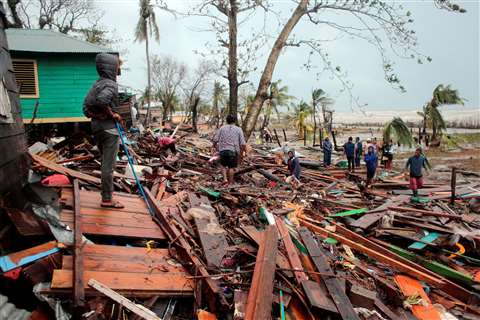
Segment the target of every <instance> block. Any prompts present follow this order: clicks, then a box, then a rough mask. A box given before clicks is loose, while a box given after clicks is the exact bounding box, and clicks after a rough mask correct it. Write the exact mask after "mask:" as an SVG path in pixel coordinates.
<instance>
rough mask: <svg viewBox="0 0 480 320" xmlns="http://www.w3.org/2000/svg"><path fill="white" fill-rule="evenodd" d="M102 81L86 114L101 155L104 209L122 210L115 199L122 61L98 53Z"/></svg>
mask: <svg viewBox="0 0 480 320" xmlns="http://www.w3.org/2000/svg"><path fill="white" fill-rule="evenodd" d="M95 62H96V65H97V73H98V75H99V76H100V78H99V79H98V80H97V81H96V82H95V83H94V84H93V86H92V87H91V88H90V91H89V92H88V94H87V96H86V97H85V100H84V102H83V113H84V114H85V116H86V117H87V118H91V119H92V123H91V126H92V132H93V134H94V136H95V140H96V143H97V147H98V150H99V151H100V154H101V170H102V202H101V204H100V205H101V206H102V207H109V208H123V207H124V206H123V205H122V204H121V203H120V202H118V201H116V200H114V199H113V198H112V193H113V170H114V168H115V164H116V157H117V153H118V143H119V132H118V131H117V128H116V124H115V123H116V122H117V123H120V122H121V121H122V117H121V116H120V115H119V114H118V113H117V112H116V110H118V106H119V102H118V85H117V75H119V74H120V60H119V58H118V57H117V56H116V55H112V54H108V53H99V54H97V56H96V58H95Z"/></svg>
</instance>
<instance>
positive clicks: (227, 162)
mask: <svg viewBox="0 0 480 320" xmlns="http://www.w3.org/2000/svg"><path fill="white" fill-rule="evenodd" d="M220 164H221V165H222V166H224V167H225V168H230V169H232V168H236V167H237V165H238V154H237V153H236V152H235V151H231V150H223V151H220Z"/></svg>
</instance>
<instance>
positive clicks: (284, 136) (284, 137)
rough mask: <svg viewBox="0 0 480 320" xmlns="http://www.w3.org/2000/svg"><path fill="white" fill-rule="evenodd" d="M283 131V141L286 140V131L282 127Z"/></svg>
mask: <svg viewBox="0 0 480 320" xmlns="http://www.w3.org/2000/svg"><path fill="white" fill-rule="evenodd" d="M282 131H283V139H285V142H287V133H286V132H285V129H283V128H282Z"/></svg>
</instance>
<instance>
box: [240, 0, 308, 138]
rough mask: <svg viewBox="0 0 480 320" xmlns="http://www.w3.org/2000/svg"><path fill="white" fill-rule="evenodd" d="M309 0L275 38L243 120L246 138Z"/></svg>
mask: <svg viewBox="0 0 480 320" xmlns="http://www.w3.org/2000/svg"><path fill="white" fill-rule="evenodd" d="M307 4H308V0H301V1H300V2H299V4H298V6H297V8H296V9H295V11H293V13H292V16H291V17H290V18H289V19H288V21H287V23H286V24H285V25H284V26H283V29H282V31H281V32H280V34H279V35H278V37H277V40H275V43H274V45H273V48H272V51H270V54H269V56H268V60H267V64H266V65H265V68H264V69H263V73H262V76H261V78H260V82H259V84H258V88H257V93H256V94H255V99H254V100H253V103H252V105H251V107H250V109H249V110H248V113H247V115H246V117H245V120H244V121H243V125H242V127H243V131H244V133H245V138H246V139H247V140H248V138H250V136H251V134H252V132H253V130H254V129H255V123H256V122H257V119H258V116H259V115H260V112H261V111H262V106H263V102H264V101H265V100H266V99H267V97H268V87H269V86H270V82H271V80H272V75H273V70H274V69H275V65H276V63H277V61H278V57H279V56H280V53H281V52H282V49H283V48H284V47H285V43H286V41H287V39H288V37H289V36H290V33H291V32H292V30H293V28H294V27H295V26H296V24H297V23H298V21H299V20H300V19H301V18H302V16H303V15H304V14H305V13H306V10H307Z"/></svg>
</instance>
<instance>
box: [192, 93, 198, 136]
mask: <svg viewBox="0 0 480 320" xmlns="http://www.w3.org/2000/svg"><path fill="white" fill-rule="evenodd" d="M199 103H200V97H199V96H194V97H193V103H192V106H191V110H192V129H193V132H195V133H196V132H198V128H197V120H198V104H199Z"/></svg>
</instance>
